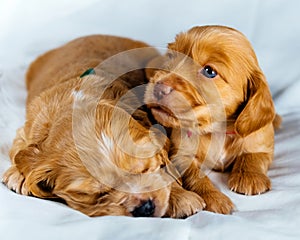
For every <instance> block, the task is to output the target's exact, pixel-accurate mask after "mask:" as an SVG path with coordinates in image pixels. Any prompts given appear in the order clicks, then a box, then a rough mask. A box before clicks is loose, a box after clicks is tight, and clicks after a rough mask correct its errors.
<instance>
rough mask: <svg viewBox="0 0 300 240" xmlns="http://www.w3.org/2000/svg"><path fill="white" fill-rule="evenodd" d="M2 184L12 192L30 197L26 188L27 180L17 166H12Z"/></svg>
mask: <svg viewBox="0 0 300 240" xmlns="http://www.w3.org/2000/svg"><path fill="white" fill-rule="evenodd" d="M2 182H3V183H4V184H5V185H6V186H7V187H8V188H9V189H10V190H12V191H14V192H16V193H19V194H22V195H29V193H28V190H27V188H26V187H25V184H24V182H25V178H24V176H23V175H22V174H21V173H20V172H19V170H18V169H17V167H16V166H15V165H12V166H11V167H10V168H9V169H8V170H7V171H6V172H5V173H4V175H3V178H2Z"/></svg>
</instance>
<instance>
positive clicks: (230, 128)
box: [145, 26, 280, 214]
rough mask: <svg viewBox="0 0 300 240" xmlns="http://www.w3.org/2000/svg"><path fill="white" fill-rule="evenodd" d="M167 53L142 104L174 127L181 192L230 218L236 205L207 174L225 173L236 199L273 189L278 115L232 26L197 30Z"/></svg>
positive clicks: (152, 67)
mask: <svg viewBox="0 0 300 240" xmlns="http://www.w3.org/2000/svg"><path fill="white" fill-rule="evenodd" d="M168 49H169V50H168V51H167V53H166V55H165V56H161V57H157V58H156V59H154V60H152V61H151V62H150V63H149V69H148V71H147V75H148V78H149V79H150V82H151V83H152V84H149V85H148V87H147V92H146V95H145V102H146V103H147V104H148V106H149V107H150V108H151V111H152V113H153V115H154V117H155V118H156V120H157V121H158V122H159V123H161V124H162V125H164V126H166V127H169V128H171V134H170V138H171V153H170V155H171V156H170V158H171V161H173V163H174V164H175V165H176V166H177V168H178V170H179V172H180V174H181V175H182V180H183V186H184V187H185V188H186V189H188V190H191V191H194V192H196V193H198V194H199V195H200V196H201V197H202V198H203V199H204V201H205V203H206V209H207V210H209V211H213V212H217V213H224V214H227V213H230V212H231V211H232V210H233V207H234V205H233V203H232V202H231V200H230V199H229V198H228V197H227V196H225V195H224V194H222V193H221V192H220V191H218V190H217V188H216V187H215V186H214V185H213V184H212V183H211V181H210V180H209V178H208V177H207V170H208V169H215V170H221V171H224V170H228V171H229V179H228V186H229V188H230V189H231V190H232V191H234V192H237V193H241V194H245V195H255V194H260V193H264V192H266V191H268V190H269V189H270V188H271V183H270V179H269V178H268V176H267V170H268V167H269V165H270V163H271V162H272V159H273V154H274V153H273V152H274V127H273V121H274V122H276V123H278V124H279V122H280V117H279V116H276V114H275V110H274V104H273V101H272V97H271V93H270V90H269V87H268V84H267V81H266V78H265V76H264V74H263V72H262V70H261V69H260V67H259V64H258V61H257V58H256V55H255V53H254V50H253V48H252V47H251V44H250V43H249V41H248V40H247V39H246V37H245V36H244V35H243V34H242V33H240V32H239V31H237V30H235V29H232V28H229V27H225V26H202V27H194V28H192V29H190V30H189V31H187V32H185V33H180V34H179V35H177V37H176V39H175V41H174V42H173V43H170V44H169V45H168Z"/></svg>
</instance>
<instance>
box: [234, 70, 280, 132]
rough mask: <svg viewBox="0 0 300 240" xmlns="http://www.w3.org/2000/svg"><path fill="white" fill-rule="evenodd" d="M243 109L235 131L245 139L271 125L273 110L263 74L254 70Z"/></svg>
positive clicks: (249, 80)
mask: <svg viewBox="0 0 300 240" xmlns="http://www.w3.org/2000/svg"><path fill="white" fill-rule="evenodd" d="M246 94H247V100H246V104H245V107H244V108H243V110H242V112H241V113H240V114H239V116H238V118H237V120H236V122H235V131H236V133H238V134H239V135H240V136H242V137H245V136H247V135H249V134H251V133H252V132H255V131H257V130H258V129H260V128H262V127H264V126H265V125H267V124H268V123H271V122H272V121H273V119H274V117H275V109H274V104H273V100H272V96H271V92H270V89H269V87H268V84H267V82H266V79H265V76H264V74H263V73H262V72H261V71H260V70H256V71H254V72H253V74H252V75H251V76H250V78H249V79H248V86H247V93H246Z"/></svg>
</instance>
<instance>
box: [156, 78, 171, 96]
mask: <svg viewBox="0 0 300 240" xmlns="http://www.w3.org/2000/svg"><path fill="white" fill-rule="evenodd" d="M172 91H173V88H172V87H170V86H168V85H165V84H163V83H161V82H158V83H156V84H155V86H154V96H155V97H156V98H157V100H161V99H162V98H164V97H165V96H167V95H169V94H170V93H171V92H172Z"/></svg>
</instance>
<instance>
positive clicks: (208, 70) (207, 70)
mask: <svg viewBox="0 0 300 240" xmlns="http://www.w3.org/2000/svg"><path fill="white" fill-rule="evenodd" d="M200 73H201V74H202V75H204V76H205V77H207V78H215V77H216V76H217V75H218V73H217V72H216V71H215V70H214V69H213V68H212V67H211V66H205V67H204V68H202V69H201V70H200Z"/></svg>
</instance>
